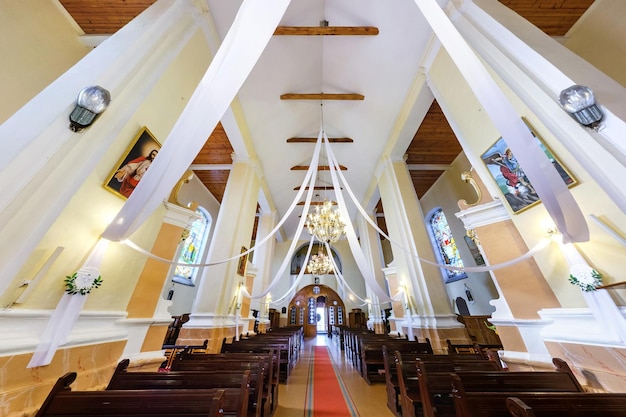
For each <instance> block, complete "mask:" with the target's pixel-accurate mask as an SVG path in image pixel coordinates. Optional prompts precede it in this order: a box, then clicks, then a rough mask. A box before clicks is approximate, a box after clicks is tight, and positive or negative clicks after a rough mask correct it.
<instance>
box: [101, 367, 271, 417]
mask: <svg viewBox="0 0 626 417" xmlns="http://www.w3.org/2000/svg"><path fill="white" fill-rule="evenodd" d="M127 367H128V360H123V361H121V362H120V363H119V364H118V366H117V368H116V370H115V371H114V373H113V376H112V377H111V380H110V381H109V384H108V385H107V387H106V390H107V391H111V390H115V391H121V390H160V389H164V390H173V389H185V390H190V389H210V388H220V389H224V390H225V392H224V395H225V398H224V405H223V414H224V415H225V416H233V417H239V416H243V417H264V414H263V410H262V407H263V401H262V396H261V393H262V391H261V390H262V389H263V387H262V376H261V377H259V376H258V375H255V374H252V373H251V372H250V371H249V370H235V371H232V370H231V371H228V370H219V371H188V372H149V371H138V372H127V371H126V369H127ZM253 376H254V377H253ZM268 415H269V414H267V413H266V414H265V417H267V416H268Z"/></svg>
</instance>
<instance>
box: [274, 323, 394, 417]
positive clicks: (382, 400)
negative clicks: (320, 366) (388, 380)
mask: <svg viewBox="0 0 626 417" xmlns="http://www.w3.org/2000/svg"><path fill="white" fill-rule="evenodd" d="M324 345H326V346H328V347H329V352H330V355H331V357H332V359H333V360H334V361H335V365H336V367H337V369H339V373H340V375H341V379H342V380H343V383H344V384H345V386H346V387H347V389H348V391H349V394H350V397H351V398H352V401H353V402H354V403H355V404H356V407H357V412H358V413H359V416H360V417H394V414H393V413H392V412H391V411H389V409H388V408H387V394H386V391H385V385H384V384H383V383H374V384H372V385H368V384H367V382H365V380H364V379H363V378H362V377H361V375H359V373H358V372H357V371H356V370H355V369H354V368H353V367H352V364H351V363H350V362H346V359H345V355H344V352H343V351H342V350H341V349H340V348H339V346H337V344H336V343H335V342H334V341H333V340H331V339H329V338H328V337H327V336H326V335H319V336H317V337H315V338H308V339H305V341H304V346H303V348H302V352H301V355H300V360H299V361H298V364H297V365H296V367H295V368H294V369H293V371H292V372H291V375H290V376H289V380H288V381H287V383H286V384H284V383H281V384H280V387H279V391H278V397H279V398H278V409H277V410H276V413H275V414H274V416H273V417H303V416H304V415H305V413H306V411H307V410H305V409H304V407H305V400H306V382H307V376H308V372H309V360H310V358H311V355H313V346H324Z"/></svg>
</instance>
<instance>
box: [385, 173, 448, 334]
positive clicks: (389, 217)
mask: <svg viewBox="0 0 626 417" xmlns="http://www.w3.org/2000/svg"><path fill="white" fill-rule="evenodd" d="M378 185H379V190H380V197H381V200H382V203H383V206H384V208H385V220H386V222H387V227H388V229H389V237H390V238H391V239H392V242H395V243H397V244H394V243H392V251H393V257H394V264H395V266H396V271H397V279H398V284H399V285H400V286H404V287H406V288H407V291H408V293H407V296H408V297H410V298H411V301H415V305H414V307H415V308H416V309H417V311H416V312H415V311H413V312H412V313H413V314H412V321H413V326H416V327H419V328H436V327H440V326H444V327H459V326H458V324H459V323H458V322H457V321H456V319H455V318H454V314H453V312H452V310H451V308H450V303H449V301H448V295H447V293H446V290H445V287H444V285H443V278H442V275H441V272H440V271H439V269H438V268H436V267H434V266H431V265H428V264H423V265H422V264H421V263H420V261H419V260H418V259H417V258H418V257H422V258H424V259H428V260H430V261H432V262H435V257H434V253H433V249H432V246H431V243H430V239H429V237H428V232H427V230H426V225H425V223H424V220H423V219H424V216H423V214H422V210H421V207H420V205H419V201H418V200H417V196H416V195H415V190H414V188H413V184H412V181H411V177H410V174H409V172H408V169H407V167H406V163H405V162H404V161H395V162H393V161H388V162H387V163H386V164H385V165H384V167H383V168H382V172H381V174H380V177H379V181H378ZM399 246H401V247H399ZM393 295H394V294H392V296H393Z"/></svg>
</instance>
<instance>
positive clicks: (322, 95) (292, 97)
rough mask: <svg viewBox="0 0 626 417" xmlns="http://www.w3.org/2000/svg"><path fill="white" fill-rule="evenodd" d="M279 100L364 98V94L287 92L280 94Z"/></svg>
mask: <svg viewBox="0 0 626 417" xmlns="http://www.w3.org/2000/svg"><path fill="white" fill-rule="evenodd" d="M280 99H281V100H365V96H364V95H362V94H356V93H344V94H328V93H287V94H281V95H280Z"/></svg>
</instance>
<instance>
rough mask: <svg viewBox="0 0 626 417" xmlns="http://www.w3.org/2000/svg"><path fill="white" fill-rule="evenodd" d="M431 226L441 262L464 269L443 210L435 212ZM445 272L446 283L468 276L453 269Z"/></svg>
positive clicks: (431, 219)
mask: <svg viewBox="0 0 626 417" xmlns="http://www.w3.org/2000/svg"><path fill="white" fill-rule="evenodd" d="M429 224H430V229H431V232H432V236H433V238H434V243H435V247H436V248H437V251H436V254H437V255H438V257H439V262H440V263H442V264H444V265H448V266H454V267H458V268H463V260H462V259H461V255H460V254H459V249H458V248H457V247H456V242H455V241H454V237H453V236H452V231H451V230H450V226H449V225H448V220H447V219H446V215H445V214H444V213H443V210H442V209H437V210H435V211H434V212H433V214H432V215H431V217H430V221H429ZM443 271H444V274H445V275H446V282H452V281H457V280H459V279H463V278H467V274H466V273H465V272H463V271H457V270H451V269H444V270H443Z"/></svg>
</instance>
